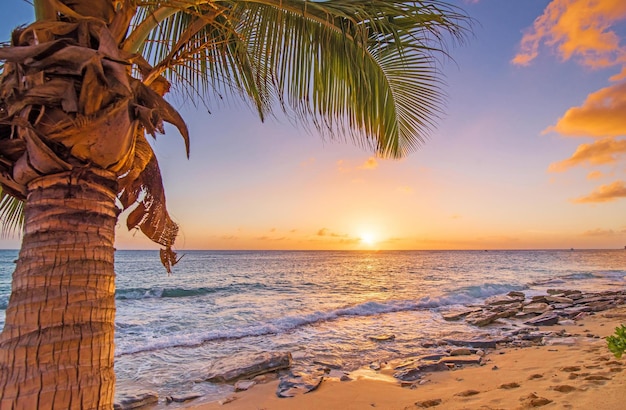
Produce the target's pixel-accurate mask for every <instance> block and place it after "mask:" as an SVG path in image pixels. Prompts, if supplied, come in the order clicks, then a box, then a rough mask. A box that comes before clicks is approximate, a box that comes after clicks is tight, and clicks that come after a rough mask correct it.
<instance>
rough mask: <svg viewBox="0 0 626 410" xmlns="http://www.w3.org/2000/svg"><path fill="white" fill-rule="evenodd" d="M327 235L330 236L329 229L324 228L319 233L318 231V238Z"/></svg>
mask: <svg viewBox="0 0 626 410" xmlns="http://www.w3.org/2000/svg"><path fill="white" fill-rule="evenodd" d="M327 234H328V229H327V228H322V229H320V230H319V231H317V236H326V235H327Z"/></svg>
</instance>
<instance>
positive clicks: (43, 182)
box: [0, 168, 118, 409]
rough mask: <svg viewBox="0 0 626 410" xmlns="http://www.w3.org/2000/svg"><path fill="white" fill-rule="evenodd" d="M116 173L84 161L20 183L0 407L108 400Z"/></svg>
mask: <svg viewBox="0 0 626 410" xmlns="http://www.w3.org/2000/svg"><path fill="white" fill-rule="evenodd" d="M116 193H117V180H116V177H115V175H114V174H112V173H110V172H107V171H102V170H98V169H91V168H84V169H74V170H73V171H69V172H63V173H59V174H54V175H49V176H44V177H41V178H37V179H35V180H33V181H32V182H30V183H29V184H28V197H27V200H26V207H25V218H26V219H25V233H24V237H23V240H22V248H21V250H20V254H19V259H18V261H17V265H16V269H15V272H14V273H13V285H12V286H13V287H12V293H11V298H10V301H9V306H8V308H7V311H6V324H5V327H4V330H3V331H2V334H1V335H0V408H1V409H101V408H102V409H104V408H106V409H110V408H112V406H113V394H114V387H115V374H114V371H113V356H114V354H113V353H114V344H113V334H114V318H115V295H114V293H115V281H114V280H115V273H114V270H113V258H114V248H113V241H114V236H115V223H116V221H117V215H118V208H117V207H116V205H115V197H116Z"/></svg>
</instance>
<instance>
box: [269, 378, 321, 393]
mask: <svg viewBox="0 0 626 410" xmlns="http://www.w3.org/2000/svg"><path fill="white" fill-rule="evenodd" d="M323 380H324V375H323V374H321V373H315V374H296V373H289V374H288V375H287V376H284V377H281V378H280V382H279V383H278V389H277V390H276V395H277V396H278V397H294V396H296V395H298V394H305V393H309V392H312V391H313V390H315V389H317V388H318V387H319V386H320V384H322V381H323Z"/></svg>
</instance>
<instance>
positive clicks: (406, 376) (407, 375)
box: [393, 363, 449, 382]
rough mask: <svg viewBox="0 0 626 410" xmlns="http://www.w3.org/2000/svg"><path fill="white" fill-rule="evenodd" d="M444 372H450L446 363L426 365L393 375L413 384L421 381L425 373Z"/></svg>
mask: <svg viewBox="0 0 626 410" xmlns="http://www.w3.org/2000/svg"><path fill="white" fill-rule="evenodd" d="M444 370H449V369H448V366H446V364H445V363H432V364H424V365H420V366H416V367H413V368H409V369H404V370H401V371H399V372H396V373H394V374H393V377H395V378H396V379H398V380H401V381H404V382H412V381H415V380H419V379H420V378H421V377H422V375H423V374H424V373H429V372H440V371H444Z"/></svg>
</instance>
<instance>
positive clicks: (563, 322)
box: [559, 319, 576, 326]
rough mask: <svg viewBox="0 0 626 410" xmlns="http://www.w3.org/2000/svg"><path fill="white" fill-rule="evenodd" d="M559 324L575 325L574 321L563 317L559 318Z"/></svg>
mask: <svg viewBox="0 0 626 410" xmlns="http://www.w3.org/2000/svg"><path fill="white" fill-rule="evenodd" d="M559 325H561V326H575V325H576V322H574V321H573V320H572V319H564V320H559Z"/></svg>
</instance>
